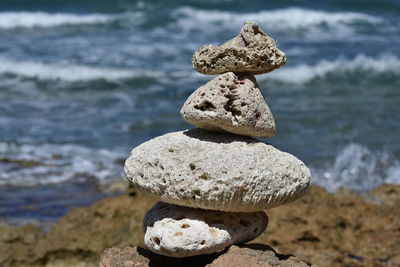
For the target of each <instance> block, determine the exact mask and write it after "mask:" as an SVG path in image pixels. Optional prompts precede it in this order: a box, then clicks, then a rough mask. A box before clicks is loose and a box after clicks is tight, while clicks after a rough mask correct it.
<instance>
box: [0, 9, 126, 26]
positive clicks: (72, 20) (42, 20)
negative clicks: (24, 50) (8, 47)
mask: <svg viewBox="0 0 400 267" xmlns="http://www.w3.org/2000/svg"><path fill="white" fill-rule="evenodd" d="M118 18H119V16H118V15H109V14H87V15H79V14H68V13H46V12H0V29H14V28H34V27H56V26H61V25H78V24H100V23H107V22H110V21H113V20H115V19H118Z"/></svg>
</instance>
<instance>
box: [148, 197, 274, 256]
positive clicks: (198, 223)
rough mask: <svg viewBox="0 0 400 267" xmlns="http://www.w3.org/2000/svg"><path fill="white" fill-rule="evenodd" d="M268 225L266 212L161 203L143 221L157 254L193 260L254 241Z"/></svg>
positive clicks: (149, 244) (149, 243) (150, 246)
mask: <svg viewBox="0 0 400 267" xmlns="http://www.w3.org/2000/svg"><path fill="white" fill-rule="evenodd" d="M267 224H268V217H267V216H266V214H265V213H264V212H262V211H259V212H253V213H244V212H223V211H215V210H204V209H195V208H189V207H183V206H177V205H173V204H168V203H164V202H158V203H157V204H156V205H154V206H153V208H152V209H151V210H150V211H149V212H148V213H147V214H146V216H145V218H144V220H143V230H144V232H145V236H144V242H145V244H146V247H147V248H148V249H150V250H151V251H153V252H154V253H157V254H162V255H165V256H170V257H177V258H182V257H191V256H195V255H201V254H211V253H215V252H219V251H221V250H223V249H225V248H226V247H227V246H230V245H232V244H239V243H244V242H247V241H250V240H253V239H254V238H256V237H257V236H259V235H260V234H261V233H262V232H264V230H265V228H266V227H267Z"/></svg>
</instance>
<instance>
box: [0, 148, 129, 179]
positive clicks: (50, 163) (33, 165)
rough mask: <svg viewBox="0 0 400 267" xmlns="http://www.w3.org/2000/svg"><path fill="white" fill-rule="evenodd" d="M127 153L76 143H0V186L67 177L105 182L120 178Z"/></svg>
mask: <svg viewBox="0 0 400 267" xmlns="http://www.w3.org/2000/svg"><path fill="white" fill-rule="evenodd" d="M125 154H126V153H123V152H121V151H118V150H115V151H111V150H107V149H90V148H87V147H84V146H79V145H75V144H65V145H56V144H40V145H36V144H15V143H6V142H0V185H25V186H27V185H37V184H47V183H60V182H64V181H68V180H70V179H79V178H96V179H98V180H99V182H107V181H111V180H115V179H120V178H122V177H123V168H122V164H121V163H119V160H120V159H121V158H124V157H126V155H125Z"/></svg>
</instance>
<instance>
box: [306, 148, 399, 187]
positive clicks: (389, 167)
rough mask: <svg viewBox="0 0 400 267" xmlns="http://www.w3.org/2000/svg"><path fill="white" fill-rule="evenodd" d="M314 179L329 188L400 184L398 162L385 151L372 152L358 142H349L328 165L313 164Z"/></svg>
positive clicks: (316, 182)
mask: <svg viewBox="0 0 400 267" xmlns="http://www.w3.org/2000/svg"><path fill="white" fill-rule="evenodd" d="M312 174H313V182H314V183H315V184H318V185H321V186H323V187H325V188H326V189H327V190H328V191H330V192H335V191H337V190H338V189H340V188H349V189H352V190H355V191H358V192H365V191H368V190H370V189H372V188H374V187H376V186H378V185H381V184H384V183H387V184H397V185H400V162H399V161H398V160H396V159H394V157H393V156H392V155H390V154H389V153H387V152H373V151H371V150H370V149H368V148H367V147H365V146H362V145H360V144H349V145H347V146H346V147H344V148H343V149H342V150H341V151H340V152H339V153H338V155H337V157H336V159H335V161H334V163H333V165H332V166H331V167H329V168H327V169H318V168H312Z"/></svg>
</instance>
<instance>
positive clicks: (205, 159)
mask: <svg viewBox="0 0 400 267" xmlns="http://www.w3.org/2000/svg"><path fill="white" fill-rule="evenodd" d="M125 175H126V177H127V178H128V179H129V180H130V181H131V182H132V183H133V185H134V187H136V188H138V189H141V190H143V191H146V192H149V193H151V194H153V195H155V196H157V197H159V198H160V199H161V200H163V201H165V202H169V203H173V204H177V205H183V206H190V207H196V208H203V209H213V210H222V211H244V212H251V211H260V210H263V209H267V208H271V207H275V206H278V205H282V204H285V203H288V202H292V201H294V200H296V199H297V198H299V197H300V196H302V195H303V194H304V193H305V192H306V190H307V188H308V186H309V183H310V171H309V169H308V168H307V167H306V166H305V164H304V163H303V162H302V161H300V160H299V159H297V158H296V157H294V156H293V155H290V154H289V153H285V152H282V151H280V150H278V149H276V148H274V147H273V146H272V145H269V144H266V143H264V142H261V141H258V140H256V139H254V138H250V137H245V136H239V135H232V134H221V133H213V132H210V131H206V130H201V129H193V130H189V131H183V132H174V133H168V134H165V135H162V136H159V137H157V138H154V139H152V140H150V141H148V142H145V143H143V144H141V145H140V146H138V147H136V148H135V149H133V150H132V152H131V154H130V157H129V158H128V159H127V160H126V162H125Z"/></svg>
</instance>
